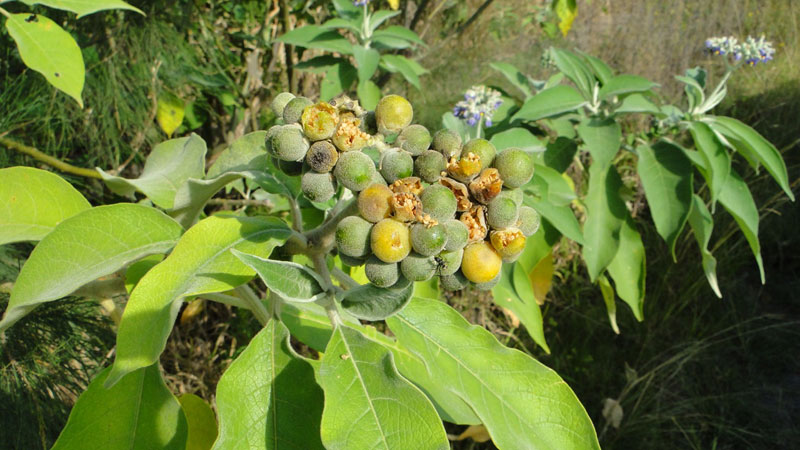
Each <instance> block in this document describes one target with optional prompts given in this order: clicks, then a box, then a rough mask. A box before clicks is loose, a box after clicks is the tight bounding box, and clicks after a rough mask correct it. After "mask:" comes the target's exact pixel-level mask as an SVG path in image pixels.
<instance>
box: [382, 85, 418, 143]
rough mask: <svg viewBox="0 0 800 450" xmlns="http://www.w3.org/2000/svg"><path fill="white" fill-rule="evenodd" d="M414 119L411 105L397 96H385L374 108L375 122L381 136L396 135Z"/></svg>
mask: <svg viewBox="0 0 800 450" xmlns="http://www.w3.org/2000/svg"><path fill="white" fill-rule="evenodd" d="M413 118H414V109H413V108H412V107H411V103H409V102H408V100H406V99H404V98H403V97H401V96H399V95H387V96H385V97H383V98H382V99H381V101H380V102H378V106H377V107H375V121H376V122H377V124H378V131H379V132H380V133H381V134H392V133H398V132H400V130H402V129H403V128H405V127H407V126H408V125H409V124H410V123H411V120H412V119H413Z"/></svg>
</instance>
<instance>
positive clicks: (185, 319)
mask: <svg viewBox="0 0 800 450" xmlns="http://www.w3.org/2000/svg"><path fill="white" fill-rule="evenodd" d="M205 306H206V301H205V300H203V299H197V300H195V301H193V302H191V303H189V304H188V305H186V308H184V309H183V312H182V313H181V325H186V324H188V323H191V322H192V321H194V320H195V319H196V318H197V316H199V315H200V314H201V313H202V312H203V310H204V309H205Z"/></svg>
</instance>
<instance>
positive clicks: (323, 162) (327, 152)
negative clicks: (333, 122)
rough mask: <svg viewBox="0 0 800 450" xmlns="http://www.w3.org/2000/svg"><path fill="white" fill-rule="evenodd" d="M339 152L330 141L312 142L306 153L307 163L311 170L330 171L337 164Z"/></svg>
mask: <svg viewBox="0 0 800 450" xmlns="http://www.w3.org/2000/svg"><path fill="white" fill-rule="evenodd" d="M338 160H339V152H338V151H337V150H336V147H334V146H333V144H331V143H330V142H329V141H317V142H314V143H313V144H311V148H309V149H308V153H306V163H308V166H309V167H311V170H313V171H315V172H319V173H328V172H330V171H331V170H333V168H334V166H336V162H337V161H338Z"/></svg>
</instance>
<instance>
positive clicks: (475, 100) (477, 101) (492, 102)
mask: <svg viewBox="0 0 800 450" xmlns="http://www.w3.org/2000/svg"><path fill="white" fill-rule="evenodd" d="M502 104H503V100H502V99H501V98H500V92H498V91H496V90H494V89H492V88H489V87H486V86H472V87H471V88H469V89H468V90H467V92H466V93H465V94H464V100H461V101H460V102H458V103H456V106H455V107H454V108H453V115H455V116H456V117H458V118H460V119H464V120H466V121H467V124H468V125H469V126H471V127H474V126H475V125H477V124H478V122H480V121H481V119H483V120H484V124H485V125H486V126H487V127H490V126H492V116H493V115H494V112H495V111H496V110H497V108H499V107H500V105H502Z"/></svg>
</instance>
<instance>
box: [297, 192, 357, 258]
mask: <svg viewBox="0 0 800 450" xmlns="http://www.w3.org/2000/svg"><path fill="white" fill-rule="evenodd" d="M356 201H357V199H356V198H355V197H353V198H351V199H350V200H346V201H345V202H344V203H342V204H341V205H337V207H338V209H339V211H338V212H337V211H336V209H337V207H334V211H333V214H332V215H331V216H330V217H329V218H328V220H326V221H325V222H324V223H323V224H322V225H320V226H318V227H317V228H314V229H313V230H310V231H308V232H306V233H305V236H306V239H308V246H307V249H306V250H307V251H306V252H307V253H308V254H309V255H311V256H313V255H316V254H326V253H328V252H329V251H330V250H331V248H333V233H334V232H335V231H336V226H337V225H339V222H341V221H342V220H343V219H344V218H345V217H347V216H352V215H353V214H355V213H356V212H357V211H358V203H357V202H356Z"/></svg>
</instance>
